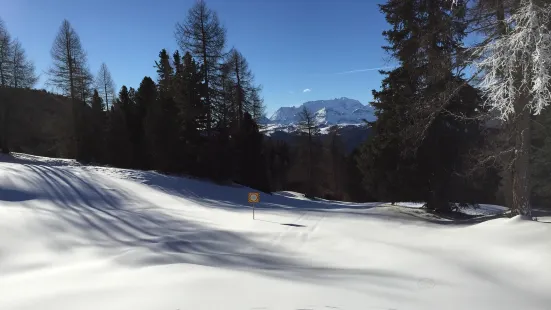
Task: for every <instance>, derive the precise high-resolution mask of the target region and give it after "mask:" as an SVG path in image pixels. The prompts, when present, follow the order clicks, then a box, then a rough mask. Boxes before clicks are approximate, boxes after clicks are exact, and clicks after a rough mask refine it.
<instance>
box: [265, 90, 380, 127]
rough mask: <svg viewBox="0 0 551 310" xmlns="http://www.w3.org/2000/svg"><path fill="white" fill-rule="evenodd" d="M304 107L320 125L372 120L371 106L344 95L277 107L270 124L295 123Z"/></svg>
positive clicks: (287, 124) (347, 123)
mask: <svg viewBox="0 0 551 310" xmlns="http://www.w3.org/2000/svg"><path fill="white" fill-rule="evenodd" d="M304 107H306V108H307V109H308V110H309V111H310V112H312V113H313V114H314V115H315V117H316V120H317V121H318V123H319V124H320V125H322V126H329V125H350V124H363V120H364V119H366V120H368V121H373V120H374V118H375V116H374V113H373V108H372V107H371V106H366V105H363V104H362V103H360V102H359V101H358V100H354V99H349V98H346V97H343V98H336V99H332V100H318V101H308V102H305V103H303V104H302V105H300V106H298V107H282V108H279V109H278V110H277V111H276V112H275V113H274V114H273V115H272V117H270V124H272V125H279V126H289V125H296V124H297V123H298V122H299V121H300V117H299V113H300V112H301V111H302V110H303V108H304Z"/></svg>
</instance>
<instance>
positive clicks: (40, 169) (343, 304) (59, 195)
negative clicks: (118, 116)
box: [0, 154, 551, 310]
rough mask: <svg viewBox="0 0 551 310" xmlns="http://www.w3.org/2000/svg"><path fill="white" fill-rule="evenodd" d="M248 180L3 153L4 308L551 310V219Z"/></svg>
mask: <svg viewBox="0 0 551 310" xmlns="http://www.w3.org/2000/svg"><path fill="white" fill-rule="evenodd" d="M249 191H251V190H250V189H248V188H244V187H240V186H236V185H235V186H222V185H216V184H212V183H209V182H207V181H203V180H198V179H190V178H178V177H168V176H164V175H161V174H158V173H155V172H144V171H134V170H126V169H115V168H108V167H94V166H81V165H78V164H77V163H76V162H74V161H71V160H58V159H47V158H41V157H35V156H27V155H22V154H16V155H15V159H12V158H9V157H5V156H4V157H0V292H1V293H0V309H7V310H27V309H33V310H36V309H40V310H49V309H52V310H69V309H71V310H72V309H79V310H98V309H102V310H103V309H106V310H109V309H113V310H115V309H116V310H119V309H133V310H142V309H143V310H149V309H151V310H159V309H167V310H176V309H230V310H232V309H269V310H272V309H326V310H327V309H347V310H354V309H362V310H364V309H365V310H369V309H386V310H388V309H394V310H402V309H403V310H406V309H407V310H420V309H423V310H425V309H438V310H440V309H450V310H454V309H457V310H464V309H484V310H487V309H499V310H509V309H511V310H513V309H514V310H517V309H523V310H524V309H526V310H531V309H534V310H545V309H551V295H550V294H549V292H550V291H551V268H550V267H549V261H551V242H550V241H549V236H550V235H551V225H549V223H544V222H535V221H526V220H521V219H519V218H513V219H505V218H500V219H494V220H490V221H486V222H483V223H480V224H462V225H457V224H453V223H451V222H450V221H445V220H443V219H438V218H429V217H427V216H424V215H423V213H422V210H419V209H418V208H416V207H415V205H410V206H407V205H406V206H405V207H402V206H392V207H389V206H387V204H380V203H364V204H361V203H346V202H338V201H328V200H322V199H320V200H309V199H307V198H305V197H304V195H302V194H300V193H296V192H279V193H275V194H274V195H267V194H261V197H260V203H259V204H257V205H256V206H255V207H256V220H253V219H252V214H251V207H250V206H249V205H248V204H247V193H248V192H249ZM408 211H410V212H408ZM413 211H415V212H413Z"/></svg>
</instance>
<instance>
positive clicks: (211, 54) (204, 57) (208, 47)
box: [175, 0, 226, 134]
mask: <svg viewBox="0 0 551 310" xmlns="http://www.w3.org/2000/svg"><path fill="white" fill-rule="evenodd" d="M175 37H176V40H177V42H178V45H179V46H180V49H181V50H182V51H183V52H184V53H185V52H188V51H189V52H190V53H191V55H192V56H193V57H194V58H195V59H196V60H197V61H198V62H199V63H200V65H201V68H202V69H203V78H204V84H205V90H206V91H205V94H204V96H205V105H206V112H207V113H206V114H207V124H206V125H207V126H206V129H207V134H210V129H211V126H212V103H213V97H215V96H216V95H217V93H218V92H217V91H216V89H215V87H214V85H215V83H213V80H214V79H215V78H216V76H217V72H218V70H219V65H220V62H221V60H222V59H223V57H224V48H225V46H226V29H225V28H224V27H223V26H222V25H221V23H220V20H219V19H218V15H217V14H216V12H214V11H213V10H211V9H209V8H208V7H207V5H206V3H205V1H203V0H198V1H197V3H196V4H195V5H194V6H193V7H192V8H190V10H189V12H188V15H187V19H186V20H185V21H184V22H183V23H178V24H176V31H175Z"/></svg>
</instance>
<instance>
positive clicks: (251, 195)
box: [249, 193, 260, 203]
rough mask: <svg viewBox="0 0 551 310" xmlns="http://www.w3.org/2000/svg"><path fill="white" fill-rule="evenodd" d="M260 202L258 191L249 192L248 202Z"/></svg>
mask: <svg viewBox="0 0 551 310" xmlns="http://www.w3.org/2000/svg"><path fill="white" fill-rule="evenodd" d="M258 202H260V193H249V203H258Z"/></svg>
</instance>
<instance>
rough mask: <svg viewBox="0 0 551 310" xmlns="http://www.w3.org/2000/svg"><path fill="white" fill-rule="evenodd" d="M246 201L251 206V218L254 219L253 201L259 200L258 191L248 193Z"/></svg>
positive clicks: (257, 201)
mask: <svg viewBox="0 0 551 310" xmlns="http://www.w3.org/2000/svg"><path fill="white" fill-rule="evenodd" d="M248 201H249V203H250V204H251V205H252V207H253V220H254V205H255V203H259V202H260V193H249V197H248Z"/></svg>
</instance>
